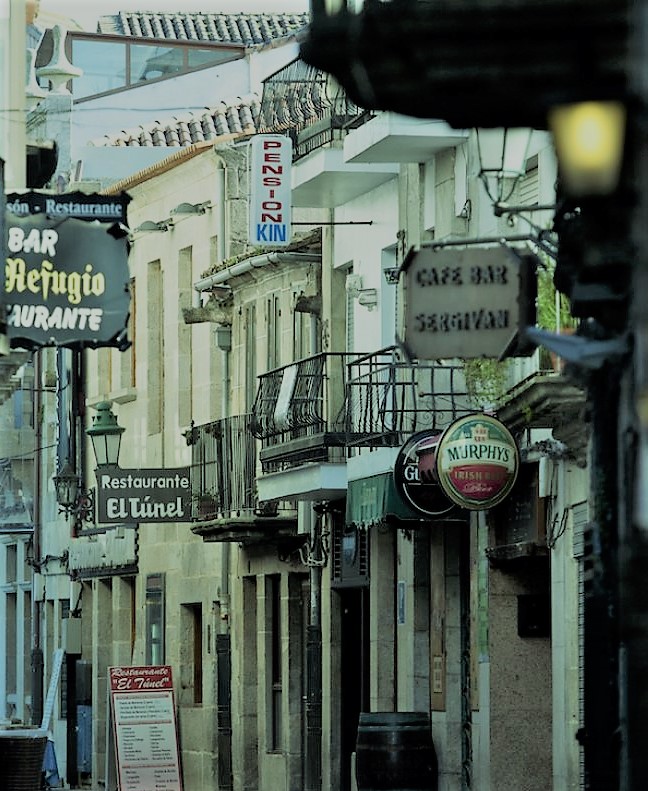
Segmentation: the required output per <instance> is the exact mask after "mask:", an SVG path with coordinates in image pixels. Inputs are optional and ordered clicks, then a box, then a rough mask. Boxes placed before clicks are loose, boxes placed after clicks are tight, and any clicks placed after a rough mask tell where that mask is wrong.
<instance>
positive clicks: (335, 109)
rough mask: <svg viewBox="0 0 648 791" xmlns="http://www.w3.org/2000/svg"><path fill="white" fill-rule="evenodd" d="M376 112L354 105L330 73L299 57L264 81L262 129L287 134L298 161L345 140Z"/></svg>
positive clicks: (261, 115) (260, 118)
mask: <svg viewBox="0 0 648 791" xmlns="http://www.w3.org/2000/svg"><path fill="white" fill-rule="evenodd" d="M374 115H375V113H373V112H368V111H367V110H364V109H362V108H360V107H358V106H357V105H356V104H354V102H352V101H351V100H350V99H349V98H348V96H347V95H346V93H345V92H344V90H343V89H342V88H341V87H340V86H339V85H338V84H337V83H336V82H335V80H334V79H333V78H332V77H331V75H330V74H327V73H326V72H323V71H320V70H319V69H316V68H314V67H313V66H309V65H308V64H306V63H304V62H303V61H302V60H299V59H298V60H295V61H293V62H292V63H289V64H288V65H287V66H285V67H284V68H282V69H280V70H279V71H277V72H275V74H273V75H272V76H270V77H268V79H267V80H265V82H264V84H263V94H262V97H261V109H260V115H259V131H260V132H273V133H275V134H277V133H283V134H286V135H288V136H289V137H290V138H291V139H292V141H293V158H294V159H295V160H297V159H300V158H301V157H304V156H306V154H308V153H310V152H311V151H314V150H316V149H318V148H322V147H324V146H328V145H331V144H333V143H335V142H336V141H340V140H342V139H343V138H344V136H345V135H346V133H347V131H348V130H349V129H352V128H354V127H356V126H359V125H361V124H362V123H365V122H366V121H368V120H370V119H371V118H373V117H374Z"/></svg>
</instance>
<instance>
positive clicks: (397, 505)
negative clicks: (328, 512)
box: [345, 472, 429, 528]
mask: <svg viewBox="0 0 648 791" xmlns="http://www.w3.org/2000/svg"><path fill="white" fill-rule="evenodd" d="M345 521H346V524H347V525H355V526H356V527H363V528H367V527H371V526H372V525H377V524H380V523H389V522H393V521H410V522H427V521H429V520H428V519H426V517H425V516H424V515H423V514H419V513H417V512H416V511H414V510H413V509H412V508H410V507H409V506H408V505H406V503H404V502H403V500H402V498H401V496H400V495H399V494H398V491H397V490H396V485H395V483H394V477H393V475H392V473H391V472H387V473H382V474H381V475H372V476H371V477H369V478H360V479H358V480H356V481H349V485H348V490H347V500H346V520H345Z"/></svg>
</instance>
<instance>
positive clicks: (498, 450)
mask: <svg viewBox="0 0 648 791" xmlns="http://www.w3.org/2000/svg"><path fill="white" fill-rule="evenodd" d="M519 465H520V456H519V453H518V448H517V445H516V444H515V440H514V439H513V436H512V435H511V432H510V431H509V430H508V429H507V428H506V426H505V425H504V424H503V423H501V422H500V421H499V420H497V419H496V418H494V417H490V416H489V415H483V414H475V415H467V416H466V417H462V418H460V419H459V420H456V421H455V422H454V423H452V424H451V425H450V426H448V428H447V429H446V430H445V431H444V432H443V436H442V437H441V439H440V440H439V444H438V447H437V453H436V472H437V478H438V481H439V485H440V486H441V488H442V489H443V491H444V492H445V493H446V495H447V496H448V497H449V498H450V499H451V500H452V501H453V502H454V503H457V505H460V506H462V507H463V508H470V509H472V510H476V511H477V510H484V509H486V508H491V507H492V506H494V505H497V503H499V502H501V501H502V500H503V499H504V498H505V497H506V495H507V494H508V493H509V492H510V491H511V489H512V487H513V484H514V483H515V479H516V477H517V473H518V467H519Z"/></svg>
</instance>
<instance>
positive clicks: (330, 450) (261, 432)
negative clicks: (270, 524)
mask: <svg viewBox="0 0 648 791" xmlns="http://www.w3.org/2000/svg"><path fill="white" fill-rule="evenodd" d="M350 359H352V356H351V355H347V354H318V355H315V356H313V357H307V358H305V359H303V360H299V361H298V362H295V363H292V364H291V365H286V366H283V367H281V368H276V369H274V370H273V371H269V372H268V373H266V374H263V375H262V376H260V377H259V388H258V390H257V395H256V399H255V402H254V406H253V408H252V415H253V424H252V431H253V433H254V436H255V437H257V438H259V439H260V440H261V451H260V454H259V458H260V460H261V467H262V470H263V476H262V477H260V478H259V479H258V481H257V483H258V486H259V492H268V493H275V496H280V495H279V494H277V493H283V494H284V495H287V494H288V493H290V495H291V496H295V497H297V498H298V499H309V498H313V499H333V498H335V497H342V496H343V495H344V492H345V491H346V467H345V447H346V442H347V435H346V428H345V425H344V411H343V405H344V387H345V379H346V369H347V364H348V362H349V360H350Z"/></svg>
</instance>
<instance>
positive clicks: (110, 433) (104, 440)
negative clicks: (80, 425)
mask: <svg viewBox="0 0 648 791" xmlns="http://www.w3.org/2000/svg"><path fill="white" fill-rule="evenodd" d="M111 406H112V404H111V402H110V401H101V402H100V403H99V404H97V406H96V409H97V414H96V415H93V418H92V426H90V428H89V429H87V431H86V434H87V435H88V436H89V437H90V439H91V440H92V447H93V450H94V454H95V459H96V461H97V466H98V467H104V466H113V467H116V466H117V463H118V462H119V448H120V445H121V435H122V434H123V433H124V428H123V426H120V425H118V424H117V418H116V417H115V415H114V414H113V412H112V409H111Z"/></svg>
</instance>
